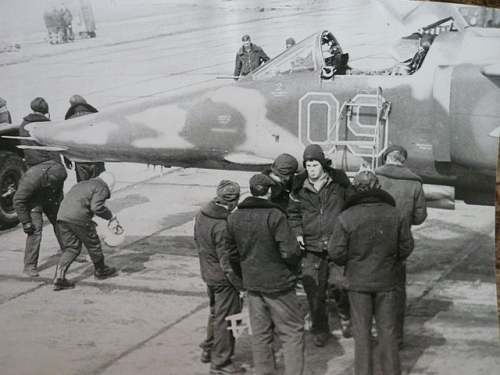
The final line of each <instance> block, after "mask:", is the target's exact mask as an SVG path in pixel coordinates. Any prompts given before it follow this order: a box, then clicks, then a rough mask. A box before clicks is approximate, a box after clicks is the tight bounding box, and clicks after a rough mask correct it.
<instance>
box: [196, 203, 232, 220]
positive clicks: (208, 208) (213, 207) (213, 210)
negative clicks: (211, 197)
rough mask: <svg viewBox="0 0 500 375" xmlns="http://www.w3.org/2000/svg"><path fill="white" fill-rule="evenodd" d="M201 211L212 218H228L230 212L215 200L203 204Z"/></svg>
mask: <svg viewBox="0 0 500 375" xmlns="http://www.w3.org/2000/svg"><path fill="white" fill-rule="evenodd" d="M201 213H202V214H203V215H205V216H208V217H210V218H212V219H218V220H227V218H228V216H229V213H230V212H229V211H228V210H226V209H225V208H224V207H221V206H219V205H217V204H215V203H214V202H213V201H210V202H208V203H207V204H206V205H205V206H203V208H202V209H201Z"/></svg>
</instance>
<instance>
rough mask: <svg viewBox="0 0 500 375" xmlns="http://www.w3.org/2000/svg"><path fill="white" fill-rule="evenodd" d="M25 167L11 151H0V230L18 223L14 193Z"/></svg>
mask: <svg viewBox="0 0 500 375" xmlns="http://www.w3.org/2000/svg"><path fill="white" fill-rule="evenodd" d="M25 170H26V167H25V165H24V162H23V160H22V159H21V158H20V157H19V156H18V155H16V154H14V153H12V152H0V230H3V229H7V228H12V227H14V226H16V225H17V224H18V223H19V219H18V218H17V214H16V210H15V209H14V194H15V193H16V191H17V187H18V186H19V181H20V180H21V177H22V176H23V174H24V171H25Z"/></svg>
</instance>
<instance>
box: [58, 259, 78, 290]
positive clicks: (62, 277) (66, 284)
mask: <svg viewBox="0 0 500 375" xmlns="http://www.w3.org/2000/svg"><path fill="white" fill-rule="evenodd" d="M67 270H68V266H66V267H61V266H60V265H59V264H58V265H57V266H56V275H55V277H54V290H55V291H57V290H63V289H73V288H74V287H75V283H74V282H73V281H69V280H68V279H66V271H67Z"/></svg>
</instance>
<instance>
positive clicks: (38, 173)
mask: <svg viewBox="0 0 500 375" xmlns="http://www.w3.org/2000/svg"><path fill="white" fill-rule="evenodd" d="M67 176H68V174H67V173H66V169H65V168H64V166H63V165H62V164H61V163H58V162H55V161H54V160H48V161H45V162H42V163H38V164H36V165H34V166H32V167H31V168H29V169H28V171H26V173H25V174H24V176H23V178H22V179H21V181H20V183H19V186H18V188H17V191H16V194H15V195H14V208H15V210H16V213H17V216H18V218H19V221H20V222H21V224H22V226H23V230H24V233H26V234H27V235H28V237H27V238H26V247H25V251H24V271H23V272H24V273H25V274H26V275H28V276H30V277H37V276H38V271H37V265H38V257H39V254H40V245H41V242H42V228H43V214H45V216H47V218H48V219H49V221H50V223H51V224H52V226H53V228H54V233H55V235H56V238H57V241H58V243H59V246H60V248H61V249H62V241H61V237H60V233H59V230H58V228H57V225H56V221H57V212H58V210H59V206H60V204H61V201H62V199H63V184H64V181H65V180H66V178H67Z"/></svg>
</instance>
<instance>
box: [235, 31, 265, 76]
mask: <svg viewBox="0 0 500 375" xmlns="http://www.w3.org/2000/svg"><path fill="white" fill-rule="evenodd" d="M241 40H242V42H243V46H241V48H240V49H239V50H238V52H237V53H236V62H235V66H234V77H235V80H238V77H239V76H246V75H247V74H248V73H250V72H251V71H253V70H255V69H257V68H258V67H259V66H260V65H261V64H262V63H265V62H266V61H269V60H270V59H269V56H267V55H266V53H265V52H264V51H263V50H262V48H260V47H259V46H257V45H255V44H253V43H252V41H251V40H250V36H249V35H244V36H243V38H241Z"/></svg>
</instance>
